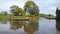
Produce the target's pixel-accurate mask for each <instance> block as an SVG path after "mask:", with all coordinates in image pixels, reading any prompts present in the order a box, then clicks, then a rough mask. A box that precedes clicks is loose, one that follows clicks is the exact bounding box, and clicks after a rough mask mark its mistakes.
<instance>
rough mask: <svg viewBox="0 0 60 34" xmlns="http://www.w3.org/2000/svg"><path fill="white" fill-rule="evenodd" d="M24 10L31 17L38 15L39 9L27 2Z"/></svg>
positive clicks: (32, 3)
mask: <svg viewBox="0 0 60 34" xmlns="http://www.w3.org/2000/svg"><path fill="white" fill-rule="evenodd" d="M24 10H25V11H28V12H29V13H30V14H31V15H36V16H37V15H38V14H39V7H38V6H37V5H36V4H35V3H34V2H33V1H27V2H26V4H25V6H24Z"/></svg>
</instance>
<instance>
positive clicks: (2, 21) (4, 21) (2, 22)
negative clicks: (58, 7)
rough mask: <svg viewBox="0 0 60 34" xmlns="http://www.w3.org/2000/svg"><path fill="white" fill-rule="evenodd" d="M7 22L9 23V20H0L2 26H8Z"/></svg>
mask: <svg viewBox="0 0 60 34" xmlns="http://www.w3.org/2000/svg"><path fill="white" fill-rule="evenodd" d="M7 21H8V20H0V23H1V24H7Z"/></svg>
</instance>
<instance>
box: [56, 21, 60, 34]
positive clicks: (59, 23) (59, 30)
mask: <svg viewBox="0 0 60 34" xmlns="http://www.w3.org/2000/svg"><path fill="white" fill-rule="evenodd" d="M56 29H57V34H60V21H56Z"/></svg>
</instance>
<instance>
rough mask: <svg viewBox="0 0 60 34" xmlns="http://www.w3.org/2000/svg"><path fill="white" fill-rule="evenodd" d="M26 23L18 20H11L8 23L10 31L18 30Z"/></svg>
mask: <svg viewBox="0 0 60 34" xmlns="http://www.w3.org/2000/svg"><path fill="white" fill-rule="evenodd" d="M25 22H26V21H20V20H12V21H10V28H11V30H17V29H19V28H22V26H24V25H25Z"/></svg>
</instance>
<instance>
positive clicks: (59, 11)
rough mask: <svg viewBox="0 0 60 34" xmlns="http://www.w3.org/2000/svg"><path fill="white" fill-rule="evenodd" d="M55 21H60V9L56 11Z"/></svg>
mask: <svg viewBox="0 0 60 34" xmlns="http://www.w3.org/2000/svg"><path fill="white" fill-rule="evenodd" d="M56 20H60V7H57V9H56Z"/></svg>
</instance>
